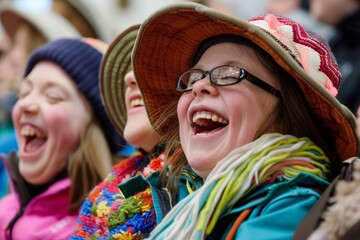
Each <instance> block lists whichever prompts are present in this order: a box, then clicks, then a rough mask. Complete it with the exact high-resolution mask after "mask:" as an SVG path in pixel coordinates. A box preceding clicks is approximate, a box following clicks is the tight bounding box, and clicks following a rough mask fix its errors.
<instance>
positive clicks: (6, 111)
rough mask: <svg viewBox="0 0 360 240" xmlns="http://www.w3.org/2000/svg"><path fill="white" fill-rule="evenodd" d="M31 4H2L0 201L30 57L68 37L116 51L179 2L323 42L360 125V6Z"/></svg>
mask: <svg viewBox="0 0 360 240" xmlns="http://www.w3.org/2000/svg"><path fill="white" fill-rule="evenodd" d="M27 1H29V0H0V29H1V31H0V153H1V156H2V157H0V160H1V161H0V198H2V197H4V196H6V195H7V194H8V193H9V192H10V191H11V184H10V181H9V177H8V174H7V171H6V164H5V162H6V161H5V159H6V158H7V156H9V155H10V154H11V153H12V152H17V151H18V143H17V139H16V134H15V130H14V122H13V118H12V110H13V107H14V105H15V103H16V101H17V100H18V92H19V86H20V83H21V81H22V79H23V78H24V73H25V69H26V66H27V62H28V60H29V56H30V54H31V53H32V52H33V51H34V50H36V49H38V48H39V47H41V46H44V45H45V44H46V43H49V42H52V41H54V40H57V39H60V38H64V37H74V38H78V37H85V38H93V39H99V40H101V41H103V42H105V43H107V44H110V43H111V42H112V41H113V40H114V39H115V38H116V37H117V36H118V34H119V33H120V32H122V31H124V30H125V29H127V28H128V27H130V26H132V25H135V24H141V23H142V21H144V20H145V19H146V18H147V17H148V16H149V15H150V14H152V13H153V12H155V11H157V10H158V9H160V8H162V7H165V6H168V5H170V4H173V3H179V2H195V3H199V4H203V5H205V6H208V7H210V8H213V9H216V10H218V11H221V12H224V13H227V14H229V15H230V16H234V17H238V18H242V19H244V20H247V19H249V18H251V17H253V16H257V15H262V14H265V13H272V14H274V15H278V16H285V17H288V18H290V19H293V20H295V21H297V22H299V23H300V24H302V25H303V26H304V27H305V28H306V29H307V30H309V31H310V32H314V34H318V35H321V36H322V37H323V38H324V39H326V40H327V41H328V42H329V46H330V48H331V50H332V53H333V55H334V56H333V57H334V58H335V59H336V61H337V64H338V65H339V69H340V72H341V75H342V77H341V82H340V87H339V92H338V95H337V99H338V100H339V101H340V102H341V103H342V104H343V105H345V106H347V107H348V108H349V109H350V111H351V112H352V113H353V114H354V115H355V116H357V119H358V121H359V122H360V58H359V56H360V0H251V1H248V0H193V1H185V0H161V1H158V0H157V1H154V0H152V1H151V0H47V1H39V2H41V3H42V5H41V7H38V8H34V5H35V4H33V8H29V5H27V4H25V2H27ZM31 2H34V3H35V2H36V0H31ZM315 32H316V33H315ZM358 134H359V135H360V133H358ZM122 141H123V147H122V148H121V149H118V154H119V156H121V157H122V158H123V157H129V156H132V155H133V154H134V152H135V147H134V146H133V145H132V144H129V143H126V142H125V140H123V139H122ZM118 161H119V160H114V161H113V162H112V163H111V164H115V163H116V162H118Z"/></svg>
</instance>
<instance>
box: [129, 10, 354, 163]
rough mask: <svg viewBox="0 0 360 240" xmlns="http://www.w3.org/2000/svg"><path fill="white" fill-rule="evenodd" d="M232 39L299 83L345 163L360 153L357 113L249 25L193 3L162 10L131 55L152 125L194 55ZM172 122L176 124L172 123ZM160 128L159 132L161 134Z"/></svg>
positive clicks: (175, 94)
mask: <svg viewBox="0 0 360 240" xmlns="http://www.w3.org/2000/svg"><path fill="white" fill-rule="evenodd" d="M220 34H234V35H239V36H243V37H245V38H248V39H250V40H251V41H253V42H254V43H256V44H257V45H258V46H260V47H261V48H262V49H264V50H265V51H266V52H268V53H269V54H270V55H271V56H272V57H273V58H274V60H275V61H276V62H277V63H278V64H279V65H280V66H281V67H282V68H283V69H284V70H286V71H287V72H288V73H290V74H291V75H292V76H294V78H295V79H296V80H297V82H298V84H299V85H300V87H301V89H302V90H303V92H304V94H305V98H306V100H307V101H308V103H309V106H310V107H312V109H313V110H314V112H315V113H316V114H317V115H318V116H319V118H320V119H321V120H322V122H323V123H324V124H326V126H327V127H328V128H329V129H330V130H331V132H332V136H333V137H334V138H335V142H336V146H337V151H338V154H339V156H340V158H341V160H344V159H347V158H349V157H352V156H355V155H358V154H359V139H358V137H357V135H356V119H355V117H354V116H353V114H352V113H351V112H350V111H349V110H348V109H347V108H346V107H345V106H343V105H341V104H340V103H339V102H338V101H337V100H336V99H335V98H334V97H333V96H331V95H330V94H329V93H328V92H327V91H326V90H325V89H324V87H323V86H321V85H320V84H319V83H317V82H316V81H315V80H313V79H312V78H311V77H310V76H309V75H308V74H307V73H306V72H305V71H304V69H303V68H302V67H301V66H300V65H299V63H298V62H297V61H296V60H295V59H294V58H293V57H292V56H291V55H290V54H289V52H287V51H286V50H285V49H284V48H283V47H282V46H281V44H280V43H279V42H277V41H276V40H274V38H272V37H270V35H269V34H267V33H266V32H265V31H264V30H263V29H261V28H260V27H258V26H255V25H254V24H251V23H248V22H247V21H243V20H240V19H238V18H235V17H232V16H230V15H227V14H224V13H220V12H218V11H215V10H213V9H210V8H207V7H205V6H202V5H199V4H194V3H183V4H176V5H172V6H170V7H167V8H163V9H161V10H160V11H158V12H156V13H155V14H153V15H152V16H150V17H149V18H148V19H147V20H145V21H144V23H143V24H142V26H141V28H140V31H139V34H138V39H137V42H136V44H135V47H134V51H133V64H134V66H133V67H134V72H135V77H136V79H137V81H138V85H139V88H140V89H141V91H142V94H143V98H144V101H145V104H146V108H147V111H148V113H149V117H150V121H151V122H152V123H153V124H154V122H155V120H156V119H158V118H159V115H160V114H166V113H162V111H159V109H161V108H162V107H163V106H165V105H166V104H167V103H169V102H171V101H172V100H173V99H174V98H179V97H180V95H181V93H179V92H177V91H176V89H175V85H176V79H177V77H178V76H179V74H180V73H181V72H183V71H185V70H187V69H189V68H191V67H192V66H191V64H192V60H193V55H194V54H195V52H196V49H197V48H198V47H199V45H200V43H202V42H203V41H204V40H205V39H208V38H210V37H213V36H216V35H220ZM170 121H173V119H171V120H170ZM161 129H166V128H160V129H159V130H158V131H160V132H159V134H160V135H163V134H164V132H162V130H161Z"/></svg>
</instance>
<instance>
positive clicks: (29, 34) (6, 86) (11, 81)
mask: <svg viewBox="0 0 360 240" xmlns="http://www.w3.org/2000/svg"><path fill="white" fill-rule="evenodd" d="M0 20H1V24H2V26H3V32H4V38H3V39H2V40H1V42H2V43H5V45H6V46H7V47H6V50H5V51H4V52H3V54H2V56H1V59H0V153H2V154H5V155H8V154H9V153H10V152H11V151H17V150H18V146H17V142H16V137H15V131H14V126H13V122H12V119H11V111H12V108H13V106H14V104H15V102H16V100H17V90H18V86H19V83H20V80H21V79H22V74H23V72H24V70H25V64H26V61H27V58H28V56H29V55H30V53H31V52H32V51H33V50H34V49H36V48H38V47H40V46H41V45H43V44H45V43H46V42H47V41H50V40H55V39H57V38H59V37H61V36H64V37H79V36H80V34H79V33H78V31H77V30H76V29H75V28H74V27H73V26H72V25H71V24H70V23H69V22H67V21H66V20H65V19H64V18H63V17H62V16H60V15H59V14H57V13H52V12H49V13H43V14H35V13H28V12H25V11H21V10H19V9H17V8H15V6H14V5H11V4H8V3H6V4H2V5H1V6H0ZM54 26H56V27H54ZM4 174H5V171H4ZM1 176H2V177H1V179H2V180H1V183H3V184H2V186H0V197H2V196H4V194H6V193H7V192H8V187H7V186H8V181H7V177H6V175H1Z"/></svg>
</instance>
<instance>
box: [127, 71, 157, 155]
mask: <svg viewBox="0 0 360 240" xmlns="http://www.w3.org/2000/svg"><path fill="white" fill-rule="evenodd" d="M125 83H126V86H127V89H126V94H125V102H126V109H127V121H126V125H125V128H124V138H125V140H126V141H127V142H129V143H130V144H133V145H135V146H138V147H140V148H142V149H144V150H146V151H150V150H151V149H152V148H153V147H154V146H155V145H156V144H157V143H158V142H159V140H160V137H159V136H158V135H157V134H156V133H155V132H154V130H153V128H152V126H151V124H150V121H149V118H148V115H147V113H146V110H145V107H144V101H143V98H142V95H141V92H140V90H139V88H138V85H137V83H136V80H135V77H134V72H133V71H130V72H129V73H127V74H126V75H125Z"/></svg>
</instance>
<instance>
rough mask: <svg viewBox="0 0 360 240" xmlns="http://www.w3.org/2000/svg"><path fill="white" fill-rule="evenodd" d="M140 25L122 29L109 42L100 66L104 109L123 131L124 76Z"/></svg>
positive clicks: (124, 114)
mask: <svg viewBox="0 0 360 240" xmlns="http://www.w3.org/2000/svg"><path fill="white" fill-rule="evenodd" d="M139 28H140V25H135V26H132V27H130V28H128V29H126V30H125V31H123V32H122V33H121V34H120V35H119V36H118V37H117V38H115V40H114V41H113V42H112V43H111V44H110V46H109V49H108V50H107V52H106V54H105V55H104V57H103V60H102V62H101V67H100V92H101V97H102V100H103V103H104V105H105V109H106V111H107V113H108V116H109V117H110V119H111V121H112V122H113V124H114V125H115V127H116V129H117V130H118V131H119V132H120V133H123V132H124V127H125V124H126V120H127V110H126V104H125V90H126V84H125V82H124V77H125V75H126V73H128V72H129V71H130V70H131V69H132V67H131V52H132V49H133V46H134V44H135V39H136V36H137V33H138V30H139Z"/></svg>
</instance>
